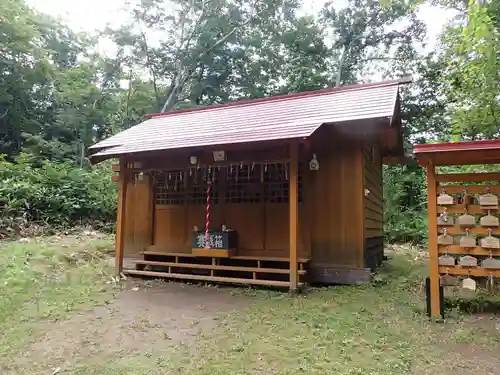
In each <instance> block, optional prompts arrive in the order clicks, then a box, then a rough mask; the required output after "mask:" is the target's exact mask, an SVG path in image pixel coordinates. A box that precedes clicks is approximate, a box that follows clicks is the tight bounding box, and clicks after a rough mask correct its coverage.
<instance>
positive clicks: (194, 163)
mask: <svg viewBox="0 0 500 375" xmlns="http://www.w3.org/2000/svg"><path fill="white" fill-rule="evenodd" d="M189 162H190V163H191V165H196V164H197V163H198V158H197V157H196V156H190V157H189Z"/></svg>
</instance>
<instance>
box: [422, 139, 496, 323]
mask: <svg viewBox="0 0 500 375" xmlns="http://www.w3.org/2000/svg"><path fill="white" fill-rule="evenodd" d="M413 152H414V154H415V157H416V159H417V160H418V162H419V164H420V165H421V166H422V167H424V168H426V170H427V205H428V206H427V207H428V209H427V211H428V223H429V224H428V225H429V229H428V231H429V232H428V236H429V244H428V247H429V278H428V281H427V297H428V298H427V300H428V313H429V315H430V316H432V317H434V318H435V317H440V316H442V315H444V302H443V286H449V285H453V286H456V285H460V284H461V285H462V286H463V287H464V288H466V289H472V290H475V289H476V283H477V282H481V281H486V283H485V284H486V285H487V286H488V287H490V288H496V287H497V284H498V280H499V279H500V222H499V216H500V211H499V199H498V196H499V195H500V172H487V171H485V168H484V165H488V164H500V140H489V141H475V142H455V143H440V144H424V145H416V146H415V147H414V151H413ZM453 165H455V166H463V165H470V166H474V165H475V166H479V168H476V171H475V172H473V173H471V170H470V168H469V170H468V172H469V173H447V171H446V170H444V171H443V170H442V168H443V167H446V166H453ZM440 168H441V169H440ZM497 170H498V169H497Z"/></svg>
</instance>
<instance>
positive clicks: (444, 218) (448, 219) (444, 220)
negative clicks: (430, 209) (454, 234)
mask: <svg viewBox="0 0 500 375" xmlns="http://www.w3.org/2000/svg"><path fill="white" fill-rule="evenodd" d="M454 224H455V220H454V218H453V216H450V215H448V214H443V215H439V216H438V218H437V225H439V226H442V227H444V226H447V225H450V226H451V225H454Z"/></svg>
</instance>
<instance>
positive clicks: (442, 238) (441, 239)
mask: <svg viewBox="0 0 500 375" xmlns="http://www.w3.org/2000/svg"><path fill="white" fill-rule="evenodd" d="M437 242H438V245H453V236H450V235H449V234H447V233H445V234H441V235H439V236H438V238H437Z"/></svg>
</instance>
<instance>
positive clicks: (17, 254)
mask: <svg viewBox="0 0 500 375" xmlns="http://www.w3.org/2000/svg"><path fill="white" fill-rule="evenodd" d="M110 249H111V241H110V238H106V237H98V238H96V239H89V238H81V237H78V236H74V237H68V238H65V239H63V240H61V239H60V238H49V239H45V240H44V239H42V240H33V241H31V242H30V243H18V242H12V243H8V242H4V243H2V244H0V288H1V298H0V331H1V332H2V335H0V373H4V372H6V371H8V370H9V371H15V369H14V368H12V366H13V363H12V360H11V357H12V356H15V355H16V354H19V353H20V352H22V351H23V350H24V349H26V347H27V346H28V345H29V344H30V343H31V342H33V341H34V340H36V339H37V337H39V336H40V335H41V334H43V330H41V329H37V328H38V326H37V324H39V323H41V322H53V321H56V320H61V319H67V318H68V317H69V316H71V314H73V313H75V312H78V311H80V310H85V309H89V308H92V307H94V306H97V305H101V304H103V303H104V302H105V301H107V300H108V299H110V298H111V297H112V296H113V293H114V291H115V288H114V287H113V286H111V285H109V284H107V283H106V282H105V280H110V273H109V272H110V270H109V269H108V268H107V266H106V261H105V259H106V258H108V255H107V253H109V250H110Z"/></svg>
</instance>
